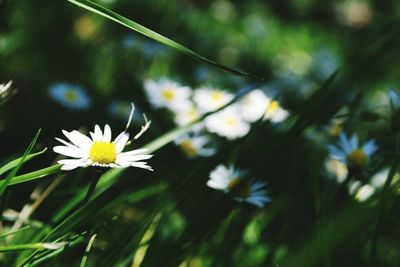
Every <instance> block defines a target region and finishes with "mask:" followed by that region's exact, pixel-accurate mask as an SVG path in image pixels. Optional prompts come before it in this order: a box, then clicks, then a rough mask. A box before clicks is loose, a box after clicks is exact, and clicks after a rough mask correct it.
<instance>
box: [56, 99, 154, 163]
mask: <svg viewBox="0 0 400 267" xmlns="http://www.w3.org/2000/svg"><path fill="white" fill-rule="evenodd" d="M133 111H134V106H133V104H132V110H131V114H130V116H129V120H128V123H127V125H126V128H125V131H123V132H122V133H120V134H119V135H118V136H117V137H116V138H115V139H114V141H111V128H110V126H109V125H108V124H106V125H105V127H104V132H102V131H101V129H100V127H99V126H98V125H96V126H95V127H94V132H90V136H91V138H90V137H88V136H86V135H84V134H82V133H80V132H78V131H76V130H74V131H71V132H68V131H65V130H63V131H62V132H63V134H64V135H65V136H66V137H67V139H68V140H69V141H70V143H69V142H67V141H64V140H62V139H60V138H56V139H57V140H58V141H60V142H61V143H62V144H64V145H63V146H56V147H54V148H53V150H54V152H56V153H59V154H61V155H65V156H68V157H71V158H72V159H63V160H59V161H58V163H59V164H61V165H62V167H61V169H62V170H73V169H75V168H78V167H87V166H99V167H109V168H126V167H138V168H143V169H147V170H152V168H151V167H150V166H148V165H147V162H145V161H144V160H146V159H149V158H151V157H152V156H153V155H148V154H146V151H147V149H135V150H131V151H127V152H122V150H123V149H124V147H125V146H126V145H128V144H129V143H130V141H129V133H127V132H126V130H127V128H128V127H129V125H130V122H131V119H132V115H133ZM145 121H146V124H145V125H144V126H142V129H141V131H140V132H139V133H138V134H136V135H135V136H134V137H133V140H136V139H138V138H139V137H140V136H141V135H142V134H143V133H144V132H145V131H146V130H147V129H148V128H149V126H150V121H147V119H146V117H145Z"/></svg>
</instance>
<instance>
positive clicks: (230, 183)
mask: <svg viewBox="0 0 400 267" xmlns="http://www.w3.org/2000/svg"><path fill="white" fill-rule="evenodd" d="M207 186H208V187H211V188H214V189H216V190H221V191H224V192H225V193H229V194H231V195H232V196H233V197H234V198H235V199H236V200H238V201H240V202H242V201H243V202H247V203H250V204H253V205H255V206H257V207H259V208H262V207H264V206H265V204H266V203H268V202H270V198H269V197H267V191H265V183H264V182H260V181H255V182H251V181H249V180H248V179H247V178H246V171H243V170H238V169H235V168H234V167H233V166H229V168H227V167H226V166H224V165H223V164H219V165H218V166H217V167H215V169H214V170H212V171H211V172H210V179H209V180H208V182H207Z"/></svg>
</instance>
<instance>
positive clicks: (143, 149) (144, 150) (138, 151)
mask: <svg viewBox="0 0 400 267" xmlns="http://www.w3.org/2000/svg"><path fill="white" fill-rule="evenodd" d="M147 150H148V149H147V148H141V149H135V150H131V151H127V152H123V153H120V154H119V155H123V156H134V155H139V154H143V153H145V152H146V151H147Z"/></svg>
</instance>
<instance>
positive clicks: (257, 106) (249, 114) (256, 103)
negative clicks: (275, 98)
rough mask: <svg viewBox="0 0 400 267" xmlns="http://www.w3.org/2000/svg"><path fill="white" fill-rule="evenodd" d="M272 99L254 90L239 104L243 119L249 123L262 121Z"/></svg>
mask: <svg viewBox="0 0 400 267" xmlns="http://www.w3.org/2000/svg"><path fill="white" fill-rule="evenodd" d="M270 102H271V99H270V98H269V97H267V96H266V95H265V94H264V92H263V91H261V90H259V89H255V90H252V91H251V92H250V93H248V94H247V95H246V96H245V97H243V99H242V100H241V101H240V102H239V106H240V109H241V114H242V117H243V119H244V120H245V121H247V122H255V121H258V120H259V119H261V118H262V117H263V116H264V115H265V113H266V111H267V107H268V105H269V103H270Z"/></svg>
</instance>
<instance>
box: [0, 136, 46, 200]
mask: <svg viewBox="0 0 400 267" xmlns="http://www.w3.org/2000/svg"><path fill="white" fill-rule="evenodd" d="M40 131H41V130H40V129H39V130H38V131H37V133H36V135H35V137H34V138H33V140H32V142H31V143H30V144H29V146H28V148H27V149H26V151H25V153H24V154H23V156H22V158H21V160H20V161H19V163H18V164H17V165H16V166H15V167H14V168H13V169H12V171H11V172H10V173H9V174H8V176H7V178H6V179H5V180H4V182H3V183H2V184H1V186H0V197H1V196H2V195H3V193H4V191H5V190H6V189H7V187H8V185H9V183H10V182H11V180H12V179H13V178H14V176H15V174H16V173H17V172H18V170H19V169H20V168H21V166H22V164H23V163H24V162H25V160H26V158H27V156H28V155H29V153H31V150H32V149H33V147H34V146H35V144H36V141H37V140H38V138H39V134H40Z"/></svg>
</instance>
